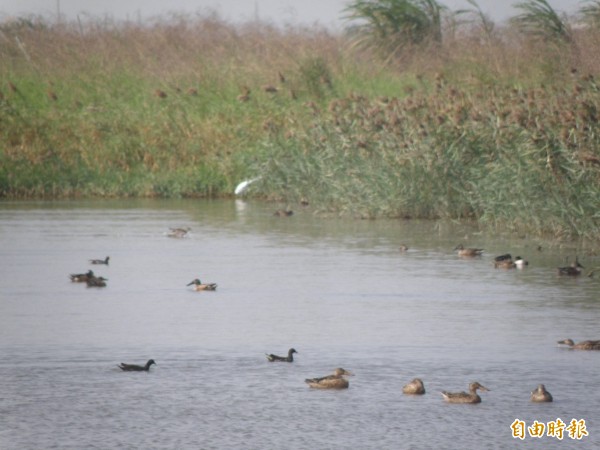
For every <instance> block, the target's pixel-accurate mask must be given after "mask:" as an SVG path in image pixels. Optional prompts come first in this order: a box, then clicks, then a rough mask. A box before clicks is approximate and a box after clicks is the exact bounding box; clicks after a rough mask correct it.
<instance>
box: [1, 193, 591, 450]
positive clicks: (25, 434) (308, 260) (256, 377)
mask: <svg viewBox="0 0 600 450" xmlns="http://www.w3.org/2000/svg"><path fill="white" fill-rule="evenodd" d="M274 209H275V208H274V207H273V205H264V204H260V203H254V202H249V203H244V202H240V201H237V202H234V201H198V200H193V201H191V200H190V201H99V202H40V203H37V202H35V203H33V202H14V203H13V202H10V203H2V204H0V254H1V256H2V257H1V258H0V274H1V276H0V351H1V354H2V358H0V417H1V418H2V419H1V421H0V448H1V449H46V448H48V449H50V448H57V449H82V448H90V449H92V448H98V449H109V448H110V449H112V448H144V449H155V448H156V449H317V448H318V449H334V448H335V449H340V448H342V449H346V448H347V449H397V448H407V449H431V448H436V449H457V448H460V449H481V448H490V449H503V448H506V449H512V448H516V447H519V448H527V449H529V448H544V449H547V448H548V449H558V448H560V449H562V448H577V449H580V448H581V449H588V448H589V449H591V448H598V447H599V445H600V426H599V425H598V424H599V423H600V418H599V417H598V413H597V410H598V405H599V403H600V402H599V401H600V394H599V393H598V389H597V388H596V382H597V375H596V373H597V369H598V361H599V358H600V352H583V351H571V350H567V349H563V348H559V347H558V346H557V345H556V341H557V340H559V339H564V338H573V339H574V340H576V341H577V340H583V339H600V334H599V332H598V320H599V318H600V306H599V303H598V295H597V292H598V286H599V283H600V281H598V280H597V279H595V278H587V277H581V278H578V279H564V278H559V277H557V276H555V274H554V268H555V267H556V265H558V264H559V263H560V262H562V261H563V257H564V256H565V255H566V254H574V253H572V252H571V250H570V249H566V248H559V247H556V248H544V249H543V251H541V252H539V251H537V250H536V248H537V245H538V242H535V241H533V240H528V239H519V238H511V237H509V236H501V235H500V236H493V237H491V236H485V235H480V234H477V233H475V232H473V230H470V229H469V228H468V227H467V226H464V225H448V224H438V223H433V222H416V221H384V220H381V221H360V220H338V219H323V218H315V217H313V216H312V215H311V214H310V212H308V211H302V210H298V211H296V213H295V214H294V215H293V216H292V217H289V218H279V217H273V215H272V213H273V211H274ZM174 226H190V227H191V228H192V231H191V232H190V234H189V235H188V236H187V237H186V238H184V239H172V238H168V237H167V236H166V235H165V233H166V232H167V230H168V228H169V227H174ZM459 242H464V243H465V244H468V245H475V246H480V247H485V248H486V254H485V255H484V257H482V258H479V259H473V260H461V259H459V258H458V257H457V256H456V254H455V253H453V252H452V248H453V247H454V246H455V245H456V244H458V243H459ZM401 244H407V245H408V246H409V251H408V252H406V253H402V252H400V251H399V250H398V249H399V247H400V245H401ZM507 251H509V252H511V253H512V254H513V256H515V255H517V254H520V255H521V256H524V257H526V259H529V261H530V263H531V264H530V266H529V267H528V268H527V269H526V270H524V271H516V270H512V271H506V270H496V269H494V268H493V267H492V264H491V260H492V256H493V255H494V254H500V253H505V252H507ZM105 256H110V257H111V260H110V265H109V266H108V267H107V266H91V265H89V264H88V260H89V259H92V258H99V259H101V258H104V257H105ZM580 259H581V261H582V263H583V264H584V265H585V266H586V267H593V266H594V265H598V264H597V261H596V260H595V258H593V257H583V256H582V257H581V258H580ZM90 268H91V269H92V270H94V271H95V272H96V274H98V275H102V276H104V277H106V278H108V279H109V281H108V287H106V288H101V289H98V288H87V287H86V286H85V285H82V284H79V283H71V282H70V281H69V279H68V275H69V274H70V273H81V272H85V271H87V270H88V269H90ZM196 277H200V278H201V280H202V281H204V282H216V283H218V285H219V287H218V290H217V291H216V292H193V291H191V290H190V288H189V287H186V284H187V283H188V282H190V281H191V280H192V279H194V278H196ZM290 347H294V348H296V350H298V352H299V353H298V355H296V361H295V362H294V363H293V364H287V363H269V362H267V360H266V358H265V357H264V353H277V354H286V352H287V349H288V348H290ZM150 358H153V359H155V360H156V362H157V363H158V365H157V366H153V367H152V369H151V370H150V372H149V373H126V372H121V371H120V370H119V369H118V368H117V364H118V363H120V362H126V363H139V364H143V363H145V361H146V360H148V359H150ZM335 367H344V368H346V369H349V370H351V371H353V372H354V373H355V376H354V377H352V378H351V379H350V388H349V389H348V390H345V391H316V390H311V389H309V388H308V387H307V385H306V384H305V383H304V382H303V380H304V379H305V378H309V377H317V376H323V375H326V374H328V373H330V372H331V371H332V370H333V369H334V368H335ZM414 377H421V378H422V379H423V380H424V382H425V387H426V389H427V394H426V395H425V396H421V397H417V398H413V397H407V396H404V395H403V394H402V393H401V387H402V385H403V384H405V383H407V382H408V381H410V380H411V379H412V378H414ZM471 381H479V382H480V383H482V384H483V385H485V386H487V387H488V388H490V389H491V391H490V392H484V393H482V394H481V396H482V398H483V402H482V403H481V404H479V405H448V404H445V403H444V402H443V401H442V397H441V395H440V393H439V392H440V391H441V390H449V391H462V390H465V389H466V388H467V384H468V383H469V382H471ZM539 383H544V384H545V385H546V387H547V388H548V390H549V391H550V392H551V393H552V394H553V396H554V399H555V401H554V402H553V403H549V404H532V403H530V402H529V393H530V391H531V390H533V389H534V388H535V387H536V386H537V384H539ZM558 418H560V419H562V420H563V421H564V422H566V423H567V425H568V424H569V422H570V421H571V419H576V420H585V423H586V427H587V432H588V433H589V435H588V436H584V437H583V438H582V439H581V440H579V441H578V440H574V439H571V438H570V437H568V436H567V434H566V432H565V437H564V439H563V440H562V441H561V440H559V439H557V438H555V437H548V436H544V437H542V438H534V437H531V436H529V435H526V436H525V439H524V440H518V439H515V438H513V436H512V432H511V428H510V425H511V424H512V423H513V421H514V420H515V419H521V420H523V421H524V422H526V424H527V426H530V425H531V424H532V423H533V421H534V420H537V421H539V422H544V423H548V422H553V421H555V420H556V419H558Z"/></svg>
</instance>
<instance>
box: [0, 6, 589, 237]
mask: <svg viewBox="0 0 600 450" xmlns="http://www.w3.org/2000/svg"><path fill="white" fill-rule="evenodd" d="M450 31H451V32H450ZM598 49H600V33H599V32H596V31H594V30H593V29H575V30H574V31H573V32H572V35H571V43H570V45H557V44H555V43H554V42H550V41H547V42H542V41H539V40H529V39H528V38H527V36H526V35H521V34H518V33H515V32H514V30H512V29H510V28H498V27H495V28H492V27H486V28H485V30H483V31H482V30H481V27H476V26H473V28H470V27H469V26H468V25H463V26H460V27H458V28H457V27H453V28H452V29H451V30H449V31H448V32H447V33H446V35H445V37H444V40H443V42H442V43H438V45H436V46H433V47H430V48H420V49H419V51H410V49H409V48H407V49H405V51H404V52H403V53H402V54H401V55H400V56H399V57H398V58H394V59H391V60H390V59H388V60H387V61H384V62H382V61H380V60H377V59H375V58H374V57H373V56H372V55H371V53H370V52H367V51H362V50H360V49H357V48H356V47H353V46H352V39H351V36H345V35H343V34H332V33H331V32H328V31H327V30H324V29H320V28H310V29H303V28H283V29H281V28H276V27H273V26H269V25H267V24H262V23H254V22H253V23H247V24H243V25H236V26H234V25H231V24H228V23H226V22H224V21H221V20H219V19H218V18H215V17H208V18H202V17H200V18H195V19H184V18H181V17H172V18H169V19H164V20H161V21H158V22H156V23H155V24H152V25H144V26H141V25H134V24H115V23H106V22H93V21H92V22H89V23H76V24H62V25H60V26H51V25H48V24H44V23H38V22H35V21H32V22H29V23H20V24H19V23H17V24H4V25H3V26H0V128H1V130H0V146H1V147H0V196H2V197H5V198H8V197H11V198H14V197H68V196H102V197H108V196H138V197H139V196H144V197H152V196H161V197H181V196H221V195H231V194H230V193H231V192H232V191H233V188H234V186H235V185H236V183H237V182H239V181H241V180H242V179H245V178H249V177H254V176H256V175H262V179H261V182H259V183H256V184H254V185H253V191H252V192H253V193H254V194H255V195H258V196H262V197H264V198H268V199H273V200H280V201H285V202H287V203H290V204H293V203H294V202H299V201H302V200H306V201H308V202H309V203H310V204H311V206H312V208H314V210H315V211H323V212H329V213H333V214H347V215H351V216H357V217H369V218H372V217H381V216H385V217H426V218H439V217H444V218H452V219H475V220H479V221H480V223H481V224H483V225H486V226H489V227H503V228H508V229H512V230H518V231H527V232H534V233H551V234H552V235H554V236H556V237H561V238H568V237H575V236H586V237H597V231H598V224H599V219H600V213H598V212H597V210H596V209H597V199H598V198H600V196H599V194H600V192H598V191H599V188H600V179H599V176H600V145H599V144H600V142H598V140H599V138H598V136H599V129H598V125H597V122H598V114H599V109H600V104H599V102H600V100H599V99H598V88H599V86H598V83H597V81H596V77H597V76H598V73H599V72H600V57H598V55H599V54H600V53H599V52H598Z"/></svg>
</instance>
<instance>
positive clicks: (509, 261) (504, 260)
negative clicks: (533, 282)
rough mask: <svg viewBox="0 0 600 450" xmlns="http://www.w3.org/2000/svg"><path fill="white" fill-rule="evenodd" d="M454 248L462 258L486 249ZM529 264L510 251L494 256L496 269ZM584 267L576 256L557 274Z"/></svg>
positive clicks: (572, 272)
mask: <svg viewBox="0 0 600 450" xmlns="http://www.w3.org/2000/svg"><path fill="white" fill-rule="evenodd" d="M407 249H408V248H407V247H406V246H404V245H403V246H401V247H400V251H402V252H405V251H406V250H407ZM454 250H455V251H456V252H458V256H460V257H461V258H475V257H478V256H481V255H482V254H483V252H484V251H485V250H484V249H482V248H474V247H469V248H466V247H464V246H463V245H462V244H459V245H457V246H456V247H454ZM567 262H568V258H567ZM527 265H529V262H528V261H526V260H524V259H523V258H521V257H520V256H517V257H516V258H515V259H514V260H513V258H512V256H511V254H510V253H505V254H503V255H498V256H496V257H494V267H495V268H496V269H515V268H516V269H523V268H524V267H525V266H527ZM582 269H584V267H583V266H582V265H581V264H580V263H579V260H578V258H577V257H575V261H573V262H572V263H571V264H569V265H568V266H563V267H557V268H556V273H557V275H561V276H562V275H565V276H572V277H576V276H579V275H581V273H582ZM593 272H594V271H591V272H590V274H589V275H588V276H592V275H593Z"/></svg>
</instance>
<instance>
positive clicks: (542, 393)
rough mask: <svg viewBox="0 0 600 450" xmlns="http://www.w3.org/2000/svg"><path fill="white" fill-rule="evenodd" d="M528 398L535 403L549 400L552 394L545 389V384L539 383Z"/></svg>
mask: <svg viewBox="0 0 600 450" xmlns="http://www.w3.org/2000/svg"><path fill="white" fill-rule="evenodd" d="M530 400H531V401H532V402H535V403H543V402H551V401H552V394H550V392H548V391H547V390H546V386H544V385H543V384H540V385H539V386H538V387H537V388H536V389H535V390H533V391H531V397H530Z"/></svg>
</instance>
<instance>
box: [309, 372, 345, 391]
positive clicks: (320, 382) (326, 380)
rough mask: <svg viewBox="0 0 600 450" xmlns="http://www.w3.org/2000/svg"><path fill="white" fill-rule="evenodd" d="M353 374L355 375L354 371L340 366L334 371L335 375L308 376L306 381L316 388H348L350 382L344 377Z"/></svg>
mask: <svg viewBox="0 0 600 450" xmlns="http://www.w3.org/2000/svg"><path fill="white" fill-rule="evenodd" d="M352 375H354V374H353V373H352V372H349V371H347V370H346V369H342V368H341V367H338V368H337V369H335V370H334V371H333V375H328V376H326V377H321V378H307V379H306V380H304V382H305V383H307V384H308V385H309V386H310V387H311V388H315V389H348V387H349V386H350V383H349V382H348V380H347V379H346V378H344V377H347V376H352Z"/></svg>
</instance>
